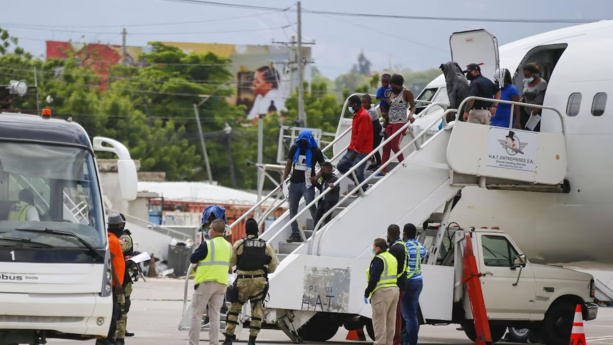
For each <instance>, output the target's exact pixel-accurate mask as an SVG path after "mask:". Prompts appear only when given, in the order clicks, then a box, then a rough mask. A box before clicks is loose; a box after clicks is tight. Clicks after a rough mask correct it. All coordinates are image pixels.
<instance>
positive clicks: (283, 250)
mask: <svg viewBox="0 0 613 345" xmlns="http://www.w3.org/2000/svg"><path fill="white" fill-rule="evenodd" d="M301 244H302V242H299V243H279V254H291V253H292V252H293V251H294V250H296V248H298V247H300V245H301Z"/></svg>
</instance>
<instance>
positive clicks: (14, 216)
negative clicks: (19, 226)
mask: <svg viewBox="0 0 613 345" xmlns="http://www.w3.org/2000/svg"><path fill="white" fill-rule="evenodd" d="M31 208H32V206H31V205H29V204H28V203H25V202H23V201H19V202H16V203H14V204H13V206H11V209H10V210H9V216H8V220H16V221H24V220H26V215H27V213H28V211H29V210H30V209H31Z"/></svg>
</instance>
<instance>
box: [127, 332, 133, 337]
mask: <svg viewBox="0 0 613 345" xmlns="http://www.w3.org/2000/svg"><path fill="white" fill-rule="evenodd" d="M133 336H134V333H132V332H128V331H126V337H133Z"/></svg>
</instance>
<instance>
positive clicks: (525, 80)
mask: <svg viewBox="0 0 613 345" xmlns="http://www.w3.org/2000/svg"><path fill="white" fill-rule="evenodd" d="M533 81H534V77H530V78H524V83H531V82H533Z"/></svg>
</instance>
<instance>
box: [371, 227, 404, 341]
mask: <svg viewBox="0 0 613 345" xmlns="http://www.w3.org/2000/svg"><path fill="white" fill-rule="evenodd" d="M387 248H388V247H387V242H386V241H385V240H384V239H382V238H377V239H375V241H374V242H373V245H372V252H373V254H375V257H373V259H372V261H371V262H370V268H369V269H368V271H366V278H367V280H368V286H367V287H366V291H364V303H366V304H368V302H369V298H370V302H371V303H372V323H373V327H374V330H375V345H392V344H393V341H394V332H395V330H396V327H395V325H396V306H397V304H398V296H399V294H400V292H399V289H398V285H396V283H397V281H398V274H397V271H398V261H397V260H396V258H395V257H394V256H393V255H392V254H390V253H389V252H388V251H387Z"/></svg>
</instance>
